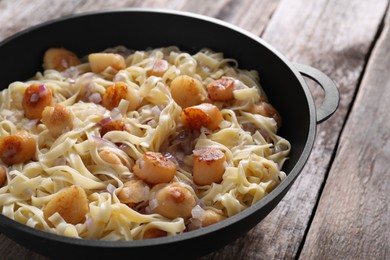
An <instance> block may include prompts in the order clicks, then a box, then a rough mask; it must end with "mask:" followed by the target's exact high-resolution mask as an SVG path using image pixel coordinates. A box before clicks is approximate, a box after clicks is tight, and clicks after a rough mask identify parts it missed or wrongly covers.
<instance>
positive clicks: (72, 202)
mask: <svg viewBox="0 0 390 260" xmlns="http://www.w3.org/2000/svg"><path fill="white" fill-rule="evenodd" d="M88 211H89V207H88V198H87V194H86V193H85V191H84V189H83V188H81V187H79V186H76V185H72V186H70V187H67V188H65V189H63V190H61V191H59V192H58V193H57V194H56V195H55V196H54V197H53V198H52V199H51V200H50V201H49V203H47V205H46V207H45V208H44V209H43V216H44V218H45V219H46V221H48V222H49V223H50V221H49V220H48V219H49V218H50V216H52V215H53V214H54V213H56V212H58V213H59V214H60V215H61V217H62V218H63V219H64V220H65V221H66V222H67V223H71V224H73V225H76V224H79V223H82V222H83V221H84V220H85V215H86V214H87V213H88Z"/></svg>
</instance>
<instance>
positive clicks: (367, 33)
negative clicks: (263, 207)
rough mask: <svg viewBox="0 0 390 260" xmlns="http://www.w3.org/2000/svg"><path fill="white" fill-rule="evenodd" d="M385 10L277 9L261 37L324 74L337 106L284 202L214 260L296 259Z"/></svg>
mask: <svg viewBox="0 0 390 260" xmlns="http://www.w3.org/2000/svg"><path fill="white" fill-rule="evenodd" d="M386 6H387V1H381V0H379V1H337V0H319V1H305V0H298V1H288V0H286V1H283V2H281V4H280V5H279V6H278V8H277V10H276V12H275V14H274V15H273V17H272V19H271V21H270V23H269V25H268V26H267V28H266V31H265V33H264V34H263V38H264V39H265V40H267V41H268V42H269V43H271V44H273V45H274V46H275V47H276V48H277V49H279V50H280V51H281V52H282V53H284V54H285V55H286V56H287V57H288V58H289V59H291V60H293V61H297V62H301V63H306V64H309V65H312V66H314V67H317V68H318V69H320V70H322V71H324V72H325V73H327V74H328V75H329V76H330V77H331V78H332V79H333V80H334V81H335V82H336V84H337V85H338V86H339V89H340V92H341V102H340V107H339V110H338V112H337V113H336V114H335V115H334V116H333V117H332V118H331V119H329V120H328V121H326V122H324V123H322V124H321V125H319V126H318V129H317V139H316V142H315V145H314V148H313V151H312V154H311V156H310V158H309V161H308V163H307V165H306V167H305V169H304V170H303V172H302V174H301V176H300V177H299V178H298V179H297V181H296V183H295V184H294V185H293V187H292V189H291V190H290V191H289V193H288V194H287V195H286V197H285V198H284V199H283V200H282V202H281V203H280V204H279V205H278V206H277V207H276V208H275V209H274V210H273V211H272V212H271V214H270V215H269V216H268V217H267V218H265V219H264V220H263V221H262V222H261V223H260V224H259V225H257V226H256V228H254V229H253V230H252V231H251V232H249V233H248V234H246V235H245V236H244V237H242V238H241V239H239V240H237V241H235V242H234V243H232V244H230V245H228V246H226V247H225V248H224V249H223V250H220V251H218V252H216V253H214V254H213V257H214V258H215V259H220V258H223V257H227V256H230V257H231V258H232V259H293V258H296V257H297V256H298V253H299V246H300V244H301V243H302V242H303V241H302V240H303V237H304V235H305V230H306V228H307V227H308V225H309V224H310V218H311V215H312V213H313V210H314V209H315V205H316V202H317V200H318V197H319V195H320V190H321V186H322V185H323V183H324V181H325V178H326V174H327V169H328V167H329V164H330V160H331V157H332V155H333V151H334V149H335V146H336V142H337V139H338V135H339V132H340V130H341V128H342V124H343V122H344V121H345V118H346V116H347V113H348V109H349V107H350V105H351V102H352V100H353V96H354V93H355V91H356V88H357V85H358V81H359V77H360V75H361V73H362V72H363V68H364V66H365V63H366V58H367V55H368V54H369V50H370V45H371V43H372V41H373V40H374V38H375V34H376V30H377V28H378V26H379V25H380V22H381V19H382V17H383V14H384V12H385V9H386ZM252 12H255V10H253V11H252ZM318 89H319V88H318V87H317V88H316V89H314V91H313V95H314V97H315V98H316V99H318V98H319V97H321V96H322V93H320V92H321V91H318ZM292 102H293V101H292ZM346 165H347V164H346ZM319 225H321V224H319ZM309 248H310V247H309ZM316 256H320V254H318V255H316ZM209 257H210V256H209ZM339 258H342V256H340V257H339ZM309 259H318V257H317V258H316V257H314V258H309ZM329 259H332V258H329Z"/></svg>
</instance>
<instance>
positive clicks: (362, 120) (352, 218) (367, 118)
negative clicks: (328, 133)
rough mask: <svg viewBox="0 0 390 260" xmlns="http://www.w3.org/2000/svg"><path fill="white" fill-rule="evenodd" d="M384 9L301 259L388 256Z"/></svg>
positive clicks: (388, 61)
mask: <svg viewBox="0 0 390 260" xmlns="http://www.w3.org/2000/svg"><path fill="white" fill-rule="evenodd" d="M389 14H390V13H389V12H388V13H387V19H386V24H385V27H384V33H383V34H382V35H381V37H380V39H379V41H378V43H377V45H376V46H375V49H374V50H373V54H372V56H371V58H370V60H369V63H368V66H367V69H366V73H365V75H364V78H363V80H362V83H361V85H360V89H359V93H358V95H357V98H356V101H355V102H354V106H353V110H352V112H351V114H350V117H349V119H348V122H347V124H346V126H345V129H344V131H343V134H342V136H341V139H340V144H339V147H338V155H337V157H336V159H335V161H334V164H333V166H332V168H331V170H330V173H329V177H328V178H327V181H326V185H325V187H324V191H323V193H322V196H321V200H320V202H319V205H318V210H317V212H316V215H315V217H314V220H313V223H312V226H311V227H310V230H309V232H308V235H307V239H306V243H305V245H304V247H303V250H302V254H301V256H302V259H318V258H319V257H321V258H324V259H390V236H389V234H390V193H389V191H390V179H389V178H388V177H389V173H390V131H389V129H390V114H389V111H388V108H389V104H390V74H389V73H388V68H389V67H390V57H389V55H388V54H389V52H390V45H389V42H390V15H389ZM328 248H332V250H327V249H328Z"/></svg>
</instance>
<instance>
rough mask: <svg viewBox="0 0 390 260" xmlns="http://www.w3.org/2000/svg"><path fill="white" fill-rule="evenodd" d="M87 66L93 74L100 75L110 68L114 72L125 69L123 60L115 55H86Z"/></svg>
mask: <svg viewBox="0 0 390 260" xmlns="http://www.w3.org/2000/svg"><path fill="white" fill-rule="evenodd" d="M88 61H89V65H90V66H91V70H92V72H94V73H100V72H102V71H104V70H105V69H107V68H108V67H112V68H114V69H116V70H123V69H124V68H126V62H125V59H124V58H123V57H122V56H121V55H119V54H115V53H92V54H90V55H88Z"/></svg>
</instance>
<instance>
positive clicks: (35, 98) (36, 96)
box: [30, 93, 40, 103]
mask: <svg viewBox="0 0 390 260" xmlns="http://www.w3.org/2000/svg"><path fill="white" fill-rule="evenodd" d="M39 98H40V95H39V94H36V93H34V94H32V95H31V97H30V102H31V103H35V102H38V100H39Z"/></svg>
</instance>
